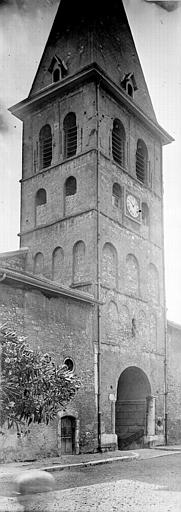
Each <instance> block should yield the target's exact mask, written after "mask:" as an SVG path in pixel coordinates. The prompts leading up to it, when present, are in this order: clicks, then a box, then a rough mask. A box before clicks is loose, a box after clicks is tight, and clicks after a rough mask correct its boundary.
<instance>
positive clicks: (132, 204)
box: [126, 194, 140, 219]
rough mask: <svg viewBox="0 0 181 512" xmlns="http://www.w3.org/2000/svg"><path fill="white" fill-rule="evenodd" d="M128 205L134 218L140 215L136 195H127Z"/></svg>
mask: <svg viewBox="0 0 181 512" xmlns="http://www.w3.org/2000/svg"><path fill="white" fill-rule="evenodd" d="M126 207H127V210H128V212H129V214H130V215H131V217H133V218H134V219H136V218H137V217H139V209H140V208H139V202H138V199H137V198H136V197H135V196H132V194H128V195H127V197H126Z"/></svg>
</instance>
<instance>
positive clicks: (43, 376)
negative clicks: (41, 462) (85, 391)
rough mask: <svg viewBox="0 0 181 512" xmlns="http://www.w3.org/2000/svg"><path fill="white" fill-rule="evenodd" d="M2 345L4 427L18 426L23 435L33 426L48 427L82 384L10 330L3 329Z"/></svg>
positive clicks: (66, 370)
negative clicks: (33, 424)
mask: <svg viewBox="0 0 181 512" xmlns="http://www.w3.org/2000/svg"><path fill="white" fill-rule="evenodd" d="M0 345H1V398H0V405H1V419H0V421H1V427H2V425H3V424H4V423H5V422H7V423H8V428H11V427H12V426H14V425H16V426H17V430H18V433H19V434H20V431H22V429H23V428H24V432H27V428H28V427H29V425H30V424H31V423H45V424H47V425H48V423H49V421H50V420H52V419H53V418H55V416H56V415H57V412H58V410H60V409H62V408H64V407H65V406H66V404H67V403H68V402H69V401H70V400H71V398H73V397H74V395H75V394H76V392H77V390H78V389H79V387H80V385H81V382H80V380H79V379H78V377H77V376H76V375H75V374H74V373H73V372H70V371H69V370H68V368H67V366H65V365H64V366H62V367H61V366H58V365H57V364H56V363H55V362H54V361H53V360H52V358H51V356H50V355H49V354H41V353H40V351H38V350H32V349H31V348H30V347H29V345H28V344H27V343H26V338H24V337H20V336H17V335H16V333H14V332H12V331H11V330H9V329H7V328H3V327H1V328H0Z"/></svg>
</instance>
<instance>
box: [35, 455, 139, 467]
mask: <svg viewBox="0 0 181 512" xmlns="http://www.w3.org/2000/svg"><path fill="white" fill-rule="evenodd" d="M139 458H140V455H139V454H138V453H135V452H132V454H131V455H122V456H121V457H112V458H109V459H100V460H90V461H87V462H77V463H74V464H64V465H63V464H58V465H56V466H47V467H43V468H41V469H42V470H43V471H50V472H54V471H63V470H64V469H70V468H77V467H87V466H97V465H100V464H110V463H111V462H118V461H129V460H134V459H139ZM39 469H40V468H39Z"/></svg>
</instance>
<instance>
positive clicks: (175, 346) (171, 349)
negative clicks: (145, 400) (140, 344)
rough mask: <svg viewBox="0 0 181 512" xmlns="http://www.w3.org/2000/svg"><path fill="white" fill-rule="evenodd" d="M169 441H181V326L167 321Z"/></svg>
mask: <svg viewBox="0 0 181 512" xmlns="http://www.w3.org/2000/svg"><path fill="white" fill-rule="evenodd" d="M167 347H168V350H167V391H168V397H167V403H168V443H169V444H179V443H181V374H180V368H181V326H180V325H177V324H174V323H172V322H169V321H168V323H167Z"/></svg>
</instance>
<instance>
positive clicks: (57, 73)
mask: <svg viewBox="0 0 181 512" xmlns="http://www.w3.org/2000/svg"><path fill="white" fill-rule="evenodd" d="M60 79H61V76H60V69H59V68H55V69H54V71H53V82H59V80H60Z"/></svg>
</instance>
